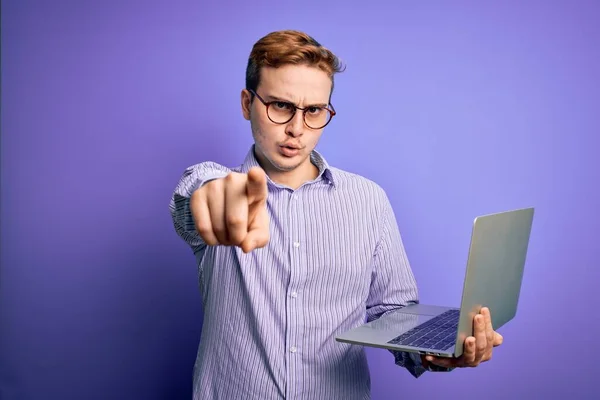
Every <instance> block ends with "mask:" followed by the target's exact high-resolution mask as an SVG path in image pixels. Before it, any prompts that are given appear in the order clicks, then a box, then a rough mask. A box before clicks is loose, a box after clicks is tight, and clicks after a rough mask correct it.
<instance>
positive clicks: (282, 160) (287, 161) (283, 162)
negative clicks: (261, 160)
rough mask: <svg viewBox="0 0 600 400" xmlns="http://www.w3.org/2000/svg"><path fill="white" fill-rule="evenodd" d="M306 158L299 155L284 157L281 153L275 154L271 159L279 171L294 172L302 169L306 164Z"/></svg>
mask: <svg viewBox="0 0 600 400" xmlns="http://www.w3.org/2000/svg"><path fill="white" fill-rule="evenodd" d="M304 160H305V157H304V156H301V155H298V156H296V157H292V158H288V157H284V156H282V155H281V154H279V153H275V154H274V156H273V157H270V160H269V161H270V162H271V164H273V166H274V167H275V169H277V170H279V171H282V172H284V171H293V170H295V169H296V168H298V167H300V166H301V165H302V163H303V162H304Z"/></svg>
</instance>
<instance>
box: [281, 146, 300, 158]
mask: <svg viewBox="0 0 600 400" xmlns="http://www.w3.org/2000/svg"><path fill="white" fill-rule="evenodd" d="M279 148H280V151H281V154H283V155H284V156H286V157H294V156H297V155H298V153H300V149H301V148H300V146H298V145H294V144H284V145H280V146H279Z"/></svg>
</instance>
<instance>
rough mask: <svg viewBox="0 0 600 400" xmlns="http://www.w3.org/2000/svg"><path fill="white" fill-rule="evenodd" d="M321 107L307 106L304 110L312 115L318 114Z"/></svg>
mask: <svg viewBox="0 0 600 400" xmlns="http://www.w3.org/2000/svg"><path fill="white" fill-rule="evenodd" d="M322 111H323V109H322V108H321V107H315V106H313V107H308V109H307V110H306V112H308V113H309V114H312V115H318V114H319V113H320V112H322Z"/></svg>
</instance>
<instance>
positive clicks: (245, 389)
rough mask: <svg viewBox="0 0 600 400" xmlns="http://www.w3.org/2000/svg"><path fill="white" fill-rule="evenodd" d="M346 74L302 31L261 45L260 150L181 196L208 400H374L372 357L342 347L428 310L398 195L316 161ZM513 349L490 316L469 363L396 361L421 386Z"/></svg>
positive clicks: (199, 372)
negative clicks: (397, 208)
mask: <svg viewBox="0 0 600 400" xmlns="http://www.w3.org/2000/svg"><path fill="white" fill-rule="evenodd" d="M340 71H341V67H340V63H339V62H338V59H337V58H336V57H335V55H334V54H333V53H331V52H330V51H329V50H327V49H326V48H324V47H322V46H321V45H320V44H319V43H317V42H316V41H315V40H314V39H312V38H311V37H309V36H307V35H306V34H304V33H302V32H297V31H280V32H273V33H271V34H269V35H267V36H265V37H263V38H262V39H260V40H259V41H258V42H257V43H256V44H255V45H254V47H253V49H252V52H251V54H250V58H249V61H248V65H247V70H246V88H245V89H244V90H242V94H241V105H242V113H243V116H244V118H245V119H247V120H249V121H250V126H251V129H252V134H253V137H254V142H255V143H254V145H253V146H252V148H251V149H250V150H249V152H248V154H247V157H246V159H245V161H244V162H243V164H242V165H240V166H238V167H236V168H228V167H225V166H222V165H219V164H216V163H214V162H210V161H206V162H203V163H200V164H197V165H194V166H191V167H189V168H188V169H187V170H186V171H185V173H184V175H183V177H182V178H181V180H180V182H179V183H178V185H177V187H176V189H175V193H174V194H173V198H172V201H171V204H170V210H171V213H172V216H173V222H174V225H175V229H176V231H177V233H178V234H179V235H180V236H181V238H182V239H183V240H185V242H186V243H188V244H189V246H190V247H191V248H192V250H193V252H194V254H195V255H196V259H197V262H198V269H199V276H200V289H201V292H202V296H203V302H204V312H205V313H204V323H203V329H202V337H201V340H200V346H199V349H198V354H197V361H196V365H195V373H194V398H195V399H247V398H251V399H261V400H268V399H284V398H285V399H304V400H306V399H347V400H349V399H367V398H369V392H370V378H369V371H368V366H367V359H366V356H365V353H364V350H363V348H361V347H360V346H352V345H349V344H344V343H339V342H336V341H335V335H336V334H338V333H340V332H343V331H345V330H347V329H350V328H353V327H356V326H358V325H360V324H362V323H364V322H365V320H368V321H371V320H373V319H375V318H378V317H380V316H381V315H382V314H383V313H385V312H387V311H390V310H394V309H397V308H398V307H404V306H406V305H408V304H411V303H415V302H417V301H418V296H417V287H416V283H415V279H414V277H413V273H412V271H411V268H410V266H409V263H408V261H407V258H406V254H405V252H404V247H403V244H402V240H401V237H400V233H399V231H398V227H397V224H396V219H395V216H394V212H393V210H392V207H391V205H390V203H389V201H388V198H387V196H386V194H385V192H384V191H383V190H382V189H381V188H380V187H379V186H378V185H377V184H375V183H374V182H372V181H370V180H368V179H366V178H363V177H360V176H357V175H355V174H351V173H348V172H345V171H342V170H340V169H337V168H335V167H332V166H330V165H328V163H327V161H326V160H325V158H324V157H323V156H322V155H321V154H320V153H318V152H317V151H315V150H314V149H315V146H316V145H317V143H318V141H319V138H320V136H321V133H322V132H323V129H324V128H325V126H326V125H327V124H328V123H329V122H330V121H331V119H332V118H333V117H334V116H335V110H334V108H333V106H332V105H331V104H330V99H331V93H332V90H333V80H334V79H333V77H334V74H335V73H337V72H340ZM501 341H502V337H501V336H500V335H499V334H497V333H495V332H494V330H493V329H492V326H491V322H490V315H489V311H488V310H487V309H484V310H483V311H482V314H481V315H478V316H477V318H476V322H475V334H474V337H470V338H468V339H467V340H466V344H465V354H464V355H463V356H462V357H461V358H460V359H459V360H454V361H450V360H443V359H439V360H438V359H432V360H427V359H425V358H421V357H420V356H415V355H411V354H408V353H401V352H394V355H395V360H396V364H398V365H400V366H402V367H404V368H406V369H407V370H408V371H410V373H411V374H412V375H414V376H416V377H418V376H419V375H420V374H422V373H423V372H424V371H426V370H428V369H429V370H435V369H436V368H437V369H440V368H441V369H446V370H448V369H451V368H453V367H466V366H468V367H472V366H476V365H478V364H479V363H480V362H482V361H487V360H488V359H489V358H490V357H491V353H492V348H493V347H494V346H496V345H499V344H500V343H501Z"/></svg>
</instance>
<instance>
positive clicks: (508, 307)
mask: <svg viewBox="0 0 600 400" xmlns="http://www.w3.org/2000/svg"><path fill="white" fill-rule="evenodd" d="M533 214H534V208H533V207H532V208H523V209H519V210H513V211H505V212H501V213H496V214H490V215H483V216H480V217H477V218H475V221H474V223H473V233H472V235H471V244H470V249H469V255H468V261H467V271H466V275H465V283H464V290H463V296H462V302H461V315H460V320H459V324H458V335H457V342H456V346H455V354H456V355H457V356H459V355H461V354H462V352H463V344H464V341H465V339H466V338H467V337H468V336H471V335H472V334H473V318H474V317H475V315H476V314H477V313H478V312H479V310H480V309H481V307H489V309H490V312H491V314H492V325H493V327H494V330H497V329H498V328H500V327H501V326H502V325H504V324H505V323H506V322H508V321H510V320H511V319H512V318H513V317H514V316H515V314H516V312H517V303H518V301H519V294H520V292H521V282H522V279H523V269H524V266H525V259H526V256H527V248H528V246H529V237H530V234H531V226H532V223H533Z"/></svg>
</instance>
